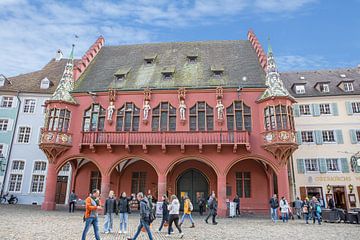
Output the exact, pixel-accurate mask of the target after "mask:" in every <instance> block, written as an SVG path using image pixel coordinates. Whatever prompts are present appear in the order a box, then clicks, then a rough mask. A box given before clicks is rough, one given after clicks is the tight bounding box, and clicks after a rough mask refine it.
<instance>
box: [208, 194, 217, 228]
mask: <svg viewBox="0 0 360 240" xmlns="http://www.w3.org/2000/svg"><path fill="white" fill-rule="evenodd" d="M208 207H209V210H210V211H209V214H208V216H207V217H206V219H205V222H206V223H209V222H208V220H209V218H210V217H212V223H213V224H214V225H216V224H217V222H216V221H215V217H216V215H217V200H216V197H215V192H212V194H211V196H210V197H209V200H208Z"/></svg>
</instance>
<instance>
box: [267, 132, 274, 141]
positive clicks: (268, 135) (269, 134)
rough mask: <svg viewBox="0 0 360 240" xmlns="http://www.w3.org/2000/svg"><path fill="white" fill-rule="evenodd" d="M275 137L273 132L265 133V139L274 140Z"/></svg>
mask: <svg viewBox="0 0 360 240" xmlns="http://www.w3.org/2000/svg"><path fill="white" fill-rule="evenodd" d="M273 139H274V134H273V133H268V134H266V135H265V140H266V141H267V142H272V141H273Z"/></svg>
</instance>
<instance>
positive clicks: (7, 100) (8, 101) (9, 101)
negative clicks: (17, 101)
mask: <svg viewBox="0 0 360 240" xmlns="http://www.w3.org/2000/svg"><path fill="white" fill-rule="evenodd" d="M13 102H14V97H2V100H1V107H2V108H11V107H12V105H13Z"/></svg>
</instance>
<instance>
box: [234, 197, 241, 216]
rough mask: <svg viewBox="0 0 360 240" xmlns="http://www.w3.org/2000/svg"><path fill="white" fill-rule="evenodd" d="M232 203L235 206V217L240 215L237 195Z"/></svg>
mask: <svg viewBox="0 0 360 240" xmlns="http://www.w3.org/2000/svg"><path fill="white" fill-rule="evenodd" d="M233 202H234V203H235V204H236V206H235V207H236V215H237V216H238V215H240V197H239V195H238V194H236V195H235V198H234V200H233Z"/></svg>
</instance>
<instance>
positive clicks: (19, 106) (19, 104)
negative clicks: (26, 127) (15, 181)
mask: <svg viewBox="0 0 360 240" xmlns="http://www.w3.org/2000/svg"><path fill="white" fill-rule="evenodd" d="M16 92H17V93H16V98H17V100H18V109H17V113H16V117H15V122H14V130H13V134H12V138H11V143H10V149H9V153H8V157H7V161H6V168H5V173H4V180H3V184H2V186H1V191H0V196H2V195H3V193H4V188H5V183H6V182H7V181H6V180H7V179H6V178H7V173H8V170H9V165H10V157H11V151H12V148H13V144H14V139H15V133H16V127H17V122H18V119H19V113H20V108H21V100H20V97H19V94H20V91H16Z"/></svg>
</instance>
